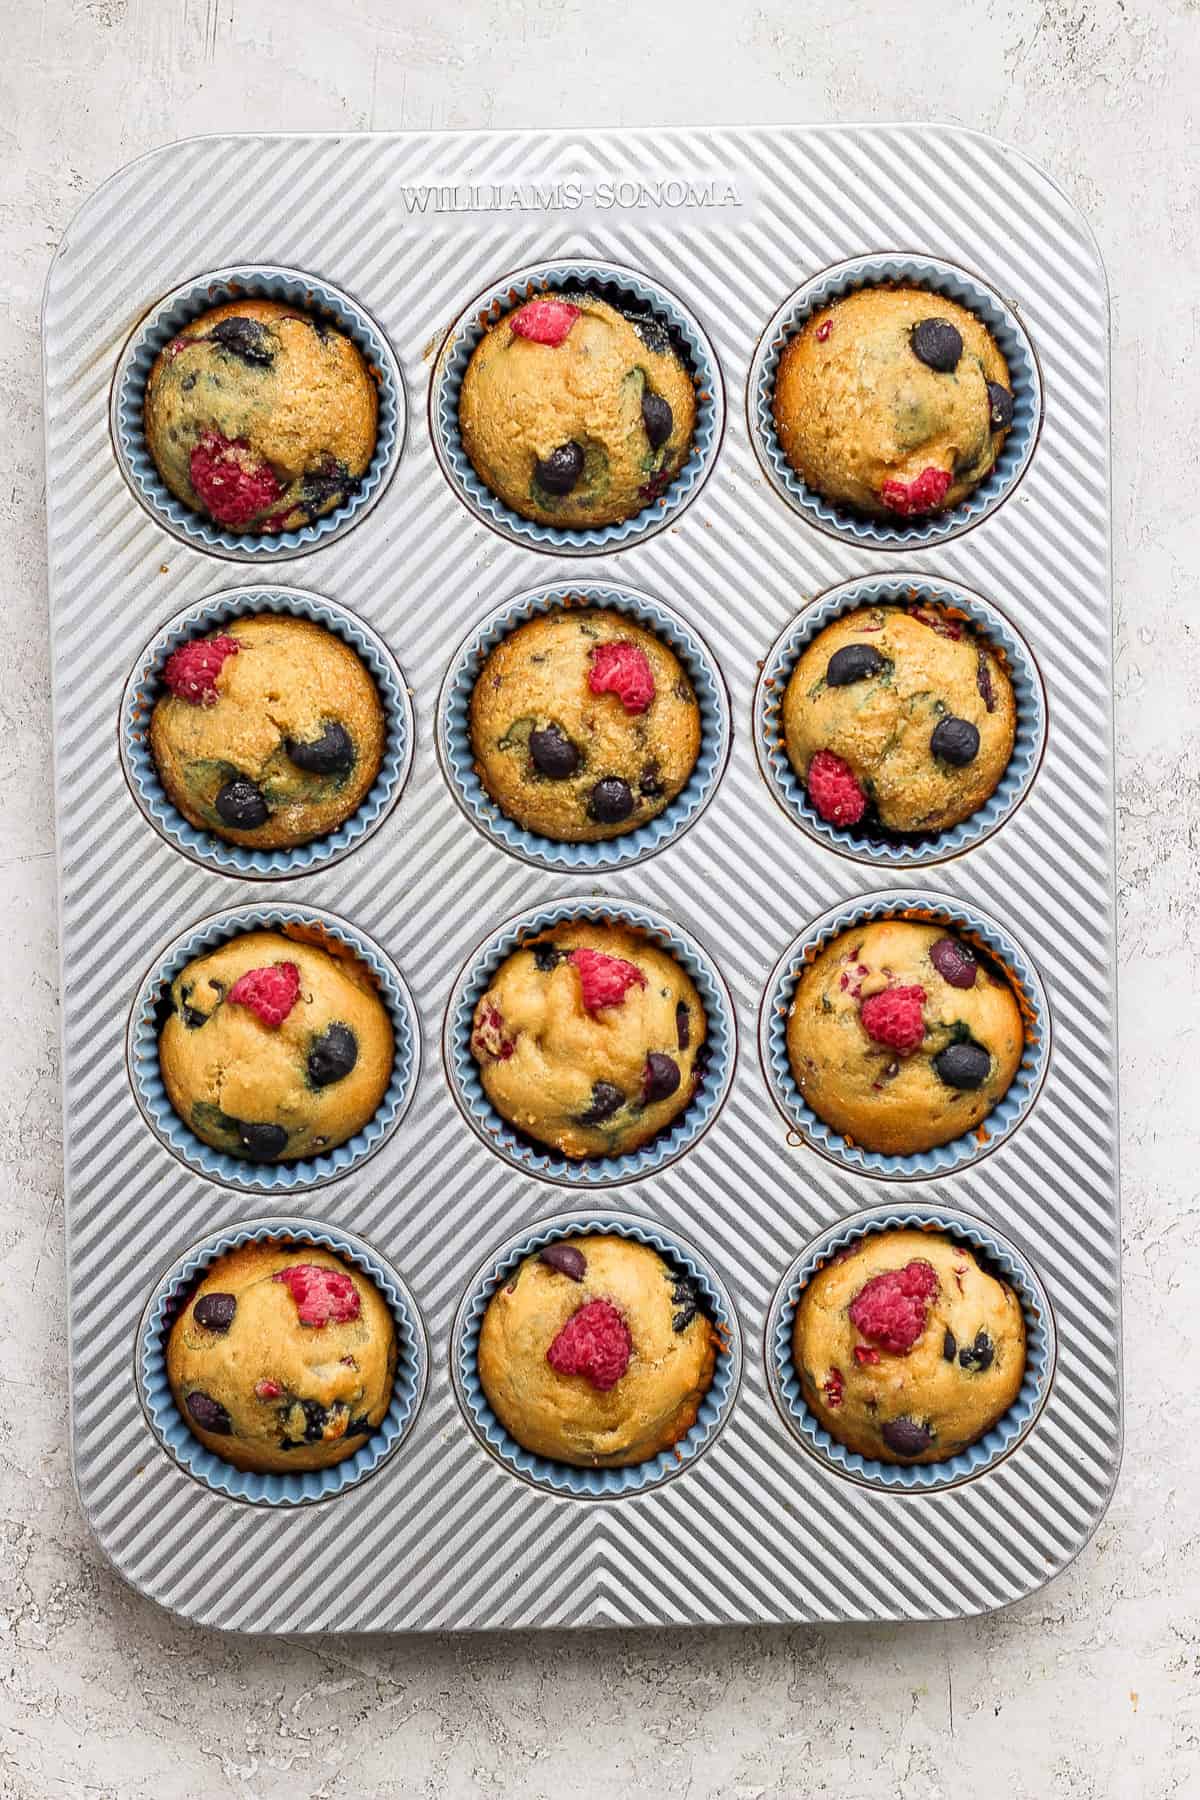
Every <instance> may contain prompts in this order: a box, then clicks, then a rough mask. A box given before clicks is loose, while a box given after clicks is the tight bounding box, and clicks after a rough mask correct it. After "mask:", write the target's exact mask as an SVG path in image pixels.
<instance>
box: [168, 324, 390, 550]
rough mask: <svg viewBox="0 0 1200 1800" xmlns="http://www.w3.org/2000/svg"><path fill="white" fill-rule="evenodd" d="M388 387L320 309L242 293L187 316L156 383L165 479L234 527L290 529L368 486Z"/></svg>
mask: <svg viewBox="0 0 1200 1800" xmlns="http://www.w3.org/2000/svg"><path fill="white" fill-rule="evenodd" d="M378 406H379V402H378V395H377V392H376V388H375V381H374V378H373V376H372V374H371V371H370V369H369V368H368V367H367V364H366V362H365V361H364V360H363V357H362V355H361V353H360V351H359V350H358V348H357V346H356V345H355V344H354V343H352V342H351V340H350V339H349V338H348V337H346V336H345V334H344V333H342V332H340V331H338V330H337V329H335V327H333V326H332V325H330V324H328V323H327V322H326V321H325V320H324V319H323V318H320V317H319V316H318V315H316V314H314V313H306V312H302V311H300V310H298V309H297V308H296V307H293V306H288V305H285V304H283V303H282V302H280V301H277V300H254V299H246V300H234V301H230V302H228V303H227V304H226V305H224V306H218V307H214V308H213V309H212V311H210V312H207V313H204V314H203V315H202V316H201V317H200V318H198V319H193V320H192V322H191V324H190V325H185V326H184V328H183V330H182V331H181V332H180V333H179V334H178V336H176V337H174V338H172V340H171V342H170V343H169V344H168V345H167V346H166V347H165V349H163V350H162V351H161V352H160V353H159V356H158V357H157V359H156V361H155V363H154V366H153V368H152V369H151V371H150V377H149V380H148V381H147V383H146V402H145V428H146V444H147V447H148V448H149V451H150V454H151V456H152V457H153V459H154V463H155V466H156V467H157V469H158V472H159V474H160V475H161V476H162V479H163V481H164V482H165V483H166V485H167V487H168V488H169V489H170V491H171V492H172V494H174V495H175V497H176V499H177V500H182V502H183V503H184V505H185V506H188V507H190V508H191V509H192V511H193V512H198V513H206V514H207V515H208V517H209V518H211V519H213V520H215V521H216V523H217V524H218V525H223V526H225V527H226V529H227V530H230V531H236V532H247V533H261V532H275V531H291V530H295V529H297V528H298V527H299V526H301V525H306V524H308V523H309V522H310V521H311V520H313V519H318V518H321V517H323V516H324V514H326V513H329V512H332V511H333V510H334V509H335V508H336V507H339V506H344V505H345V503H346V502H347V500H349V499H350V498H351V496H352V495H354V494H356V493H357V492H358V489H359V486H360V484H361V481H362V477H363V476H364V475H365V474H366V472H367V469H368V468H369V467H370V462H371V457H372V455H373V454H374V450H375V431H376V421H377V416H378Z"/></svg>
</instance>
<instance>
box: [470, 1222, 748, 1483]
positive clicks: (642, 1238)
mask: <svg viewBox="0 0 1200 1800" xmlns="http://www.w3.org/2000/svg"><path fill="white" fill-rule="evenodd" d="M599 1232H604V1233H607V1234H609V1235H611V1236H614V1237H622V1238H628V1239H631V1240H632V1241H633V1242H635V1243H638V1244H646V1245H648V1246H649V1248H650V1249H652V1250H657V1251H658V1253H659V1255H660V1256H662V1257H664V1258H665V1259H666V1261H667V1262H668V1263H670V1264H671V1265H672V1266H674V1267H676V1268H678V1269H681V1270H682V1271H683V1272H684V1273H685V1274H687V1275H690V1276H691V1277H692V1279H693V1280H694V1281H695V1282H696V1283H697V1284H698V1285H699V1287H700V1290H701V1292H702V1293H703V1295H704V1299H705V1304H706V1311H707V1312H708V1315H709V1317H710V1318H711V1319H712V1321H713V1323H714V1325H716V1326H717V1327H718V1328H719V1331H720V1333H721V1335H722V1337H723V1339H724V1340H725V1341H724V1343H723V1345H722V1346H721V1348H719V1349H718V1352H717V1361H716V1367H715V1369H714V1372H713V1379H712V1385H711V1387H710V1388H709V1390H708V1393H707V1395H706V1396H705V1398H704V1400H703V1401H702V1403H701V1406H700V1411H699V1413H698V1414H697V1416H696V1422H695V1424H694V1425H693V1426H692V1428H691V1430H690V1431H689V1432H688V1433H687V1435H686V1436H685V1437H683V1438H681V1439H680V1440H679V1442H678V1443H677V1444H673V1445H671V1446H670V1448H669V1449H666V1450H661V1451H660V1452H659V1454H658V1455H657V1456H655V1457H652V1458H650V1459H649V1460H648V1461H647V1462H643V1463H633V1464H631V1465H630V1466H629V1467H627V1468H612V1469H608V1468H605V1469H587V1468H579V1467H576V1465H575V1464H573V1463H560V1462H552V1461H550V1459H549V1458H547V1457H544V1456H535V1455H534V1454H533V1452H532V1451H531V1450H526V1449H525V1448H524V1447H523V1446H522V1445H520V1444H518V1443H517V1441H516V1439H515V1438H513V1437H511V1436H510V1435H509V1433H508V1432H507V1431H506V1430H505V1429H504V1427H503V1425H501V1423H500V1421H499V1419H497V1417H496V1415H495V1413H494V1412H493V1411H492V1409H491V1407H490V1406H489V1405H488V1401H487V1396H486V1395H485V1394H484V1391H483V1386H482V1384H481V1382H480V1379H479V1368H478V1353H479V1333H480V1331H481V1329H482V1326H483V1315H484V1313H485V1312H486V1311H487V1308H488V1302H489V1301H490V1299H491V1297H492V1295H493V1293H494V1292H495V1290H496V1289H497V1288H498V1287H499V1286H500V1285H501V1284H502V1283H503V1282H504V1281H506V1280H507V1278H508V1276H509V1275H510V1274H511V1272H512V1270H513V1269H514V1268H516V1266H517V1264H518V1263H519V1262H521V1261H522V1260H523V1259H524V1258H525V1257H527V1256H532V1255H533V1254H534V1253H535V1252H536V1251H538V1250H540V1249H541V1248H542V1247H543V1245H545V1244H550V1243H555V1242H557V1241H558V1240H559V1239H561V1238H567V1237H571V1238H574V1237H583V1236H591V1235H594V1234H596V1233H599ZM451 1346H452V1348H451V1357H450V1363H451V1373H452V1375H453V1377H454V1387H455V1392H456V1394H457V1396H458V1402H459V1405H460V1406H461V1407H462V1409H463V1412H464V1414H465V1416H466V1419H467V1423H468V1424H469V1425H470V1427H471V1429H472V1431H473V1432H474V1433H475V1435H476V1437H477V1438H478V1439H479V1441H480V1443H481V1444H482V1445H483V1447H484V1449H485V1450H489V1451H490V1452H491V1453H492V1455H493V1456H495V1457H497V1458H499V1460H500V1461H501V1462H502V1463H504V1465H505V1467H506V1468H508V1469H511V1470H512V1472H513V1474H514V1475H519V1476H521V1477H522V1478H523V1479H524V1480H525V1481H528V1482H530V1483H531V1484H532V1485H533V1486H534V1487H540V1488H545V1489H547V1490H549V1492H550V1493H553V1494H569V1495H571V1496H572V1497H573V1498H574V1499H576V1500H611V1499H617V1498H619V1497H621V1496H622V1495H625V1494H643V1493H645V1492H646V1490H647V1489H648V1488H654V1487H660V1486H661V1485H662V1483H663V1482H664V1481H670V1480H671V1479H672V1477H673V1476H675V1475H681V1474H683V1473H684V1471H685V1470H687V1469H688V1468H690V1467H691V1465H692V1464H693V1463H694V1462H695V1460H696V1458H697V1457H698V1456H700V1455H701V1454H702V1453H703V1452H704V1451H705V1450H707V1449H708V1448H709V1446H710V1445H711V1444H712V1442H713V1440H714V1439H715V1438H716V1437H717V1435H718V1433H719V1432H720V1431H721V1429H722V1427H723V1426H724V1424H725V1422H726V1420H727V1419H728V1417H729V1415H730V1412H731V1411H732V1408H733V1403H734V1400H735V1398H736V1396H737V1391H738V1387H739V1385H740V1382H741V1374H742V1335H741V1329H740V1327H739V1325H738V1319H737V1314H736V1313H735V1311H734V1309H733V1303H732V1301H731V1300H730V1298H729V1295H728V1294H727V1293H726V1291H725V1288H724V1286H723V1285H722V1283H721V1281H720V1280H719V1278H718V1277H717V1275H716V1274H715V1273H714V1272H713V1270H712V1269H710V1268H709V1266H708V1264H707V1263H705V1262H704V1261H703V1260H702V1258H701V1257H700V1256H699V1255H698V1253H697V1252H696V1251H695V1250H693V1249H692V1247H691V1245H690V1244H685V1243H684V1242H683V1240H682V1239H681V1238H677V1237H675V1236H674V1235H673V1234H672V1233H670V1232H667V1231H664V1230H663V1229H662V1227H661V1226H659V1225H653V1224H651V1223H650V1222H649V1221H648V1220H642V1219H638V1218H635V1217H634V1216H633V1215H632V1214H628V1213H612V1214H598V1213H589V1212H573V1213H561V1214H559V1215H558V1216H557V1217H556V1218H553V1219H547V1220H545V1221H543V1223H542V1224H540V1225H539V1226H537V1227H536V1229H535V1230H533V1231H532V1232H531V1231H529V1230H526V1231H524V1232H521V1233H519V1234H517V1235H516V1236H515V1237H512V1238H510V1239H509V1240H508V1242H507V1243H505V1244H503V1245H501V1247H500V1249H498V1250H497V1251H495V1252H494V1253H493V1254H492V1256H490V1257H489V1258H488V1260H487V1262H486V1263H485V1264H484V1265H483V1267H482V1268H481V1269H480V1270H479V1271H478V1273H477V1274H476V1275H475V1276H474V1278H473V1279H472V1281H471V1283H470V1286H469V1287H468V1288H467V1291H466V1294H465V1295H464V1297H463V1300H462V1303H461V1305H460V1306H459V1309H458V1313H457V1316H456V1318H455V1321H454V1329H453V1332H452V1335H451Z"/></svg>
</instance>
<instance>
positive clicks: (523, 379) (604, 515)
mask: <svg viewBox="0 0 1200 1800" xmlns="http://www.w3.org/2000/svg"><path fill="white" fill-rule="evenodd" d="M542 298H544V299H548V300H557V299H560V298H561V299H562V300H564V301H567V302H568V303H569V304H570V305H572V306H575V307H577V308H578V309H579V317H578V318H577V319H576V320H575V322H574V323H573V325H572V326H571V329H570V331H569V332H568V334H567V336H566V337H565V338H564V340H563V341H562V343H560V344H557V345H555V344H543V343H536V342H534V341H533V340H532V339H530V338H526V337H522V336H520V335H519V334H518V333H517V332H515V331H514V330H513V328H512V324H511V320H512V317H513V313H509V314H506V315H505V317H504V318H502V319H500V320H498V321H497V322H496V324H494V325H492V326H491V327H490V328H489V330H488V331H487V332H485V334H484V336H483V338H482V339H481V340H480V342H479V344H478V345H477V346H476V348H475V350H474V352H473V354H472V356H471V360H470V362H469V363H468V365H467V371H466V374H465V375H464V377H463V384H462V392H461V395H460V397H459V426H460V429H461V431H462V439H463V447H464V449H465V450H466V453H467V455H468V457H469V458H470V460H471V463H472V466H473V467H474V469H475V473H476V474H477V475H478V476H479V479H480V480H481V481H482V482H483V483H484V484H485V485H486V486H487V487H489V488H490V489H491V490H492V492H493V493H494V494H498V495H499V497H500V499H501V500H503V501H504V503H505V505H506V506H510V507H511V508H512V509H513V511H514V512H516V513H519V514H520V515H521V517H522V518H525V519H533V520H536V521H538V522H539V523H541V524H544V525H561V526H566V527H579V526H588V525H609V524H615V523H617V522H618V521H620V520H622V519H629V518H633V517H634V516H635V515H636V514H637V513H640V512H641V511H642V510H643V509H644V508H645V507H646V506H648V505H650V504H651V503H652V502H653V500H654V499H655V497H656V495H658V494H660V493H662V492H663V490H664V489H665V488H666V486H667V485H668V484H669V483H670V481H671V480H672V479H673V478H674V476H675V475H676V474H677V473H678V472H679V470H680V469H681V468H682V467H683V465H684V463H685V462H686V461H687V458H688V455H689V454H690V451H691V441H692V432H693V430H694V428H695V422H696V394H695V388H694V385H693V382H692V378H691V376H690V374H689V373H688V371H687V370H686V369H685V368H684V366H683V363H682V362H681V361H680V360H679V357H678V356H677V355H676V354H675V352H674V350H673V349H672V348H671V347H670V344H669V341H668V340H667V338H666V336H665V334H662V333H655V332H654V330H653V328H652V327H648V328H647V329H646V335H645V336H643V335H642V333H641V332H639V330H638V329H637V327H636V326H635V325H634V324H632V323H631V322H630V320H629V319H627V318H626V317H625V316H624V314H623V313H620V312H618V311H617V309H616V308H615V307H614V306H610V305H609V304H608V302H607V301H606V300H600V299H598V298H596V297H595V296H594V295H592V294H587V293H571V294H570V295H565V294H564V295H562V296H558V295H546V296H543V297H542ZM519 310H520V308H514V313H515V312H517V311H519ZM660 342H661V345H662V346H663V347H661V348H656V347H655V345H656V344H657V343H660ZM647 393H650V394H653V395H657V396H659V397H661V398H662V399H663V400H665V401H666V402H667V404H668V405H669V406H670V409H671V421H672V422H671V431H670V435H669V437H667V438H666V439H665V441H663V442H662V443H661V444H658V445H657V446H656V445H654V444H652V443H651V442H650V439H649V436H648V434H647V429H646V424H645V419H644V416H643V411H642V400H643V396H644V395H646V394H647ZM570 443H574V444H578V445H579V447H580V449H581V450H582V452H583V471H582V474H581V476H580V478H579V479H578V481H577V482H576V484H575V485H574V487H572V489H571V490H570V492H568V493H566V494H554V493H550V492H548V491H547V490H546V488H544V487H543V486H542V485H541V484H540V483H539V481H538V479H537V475H536V467H537V464H538V463H539V462H541V461H543V460H544V459H546V458H547V457H549V456H550V454H551V453H552V452H553V451H554V450H556V449H558V448H559V447H560V446H561V445H564V444H570Z"/></svg>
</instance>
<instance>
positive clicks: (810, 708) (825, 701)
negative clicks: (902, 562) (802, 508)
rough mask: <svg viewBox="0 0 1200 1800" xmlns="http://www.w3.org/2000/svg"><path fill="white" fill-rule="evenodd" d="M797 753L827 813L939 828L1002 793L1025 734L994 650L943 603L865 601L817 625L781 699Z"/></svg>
mask: <svg viewBox="0 0 1200 1800" xmlns="http://www.w3.org/2000/svg"><path fill="white" fill-rule="evenodd" d="M782 716H783V734H784V743H785V746H786V749H787V754H788V760H789V761H790V763H791V765H792V767H793V769H794V770H795V772H796V774H797V776H798V777H799V779H800V780H801V781H802V782H804V784H805V786H806V787H807V789H808V795H809V799H810V800H811V801H812V803H813V805H814V807H815V808H816V810H817V812H818V813H819V814H820V815H821V817H822V818H823V819H827V820H829V821H830V822H831V823H833V824H837V825H844V826H853V825H857V824H858V823H859V822H860V821H861V820H862V819H863V818H864V816H866V817H867V818H868V819H869V820H875V821H877V822H878V824H879V825H881V826H882V827H883V828H884V829H885V830H887V831H897V832H934V831H942V830H944V829H945V828H946V827H947V826H950V825H955V824H957V823H958V822H959V821H960V820H962V819H967V818H969V817H970V816H971V814H972V813H974V812H977V811H978V809H979V808H980V807H981V806H982V805H983V804H984V803H985V801H986V800H988V798H989V797H990V796H991V794H992V793H993V792H994V791H995V789H996V787H997V785H998V783H999V782H1000V780H1001V778H1002V777H1003V775H1004V771H1005V769H1006V768H1007V767H1008V762H1009V758H1010V757H1011V755H1012V749H1013V743H1014V740H1015V736H1016V720H1017V709H1016V701H1015V699H1014V697H1013V689H1012V683H1011V681H1010V680H1009V678H1008V673H1007V671H1006V669H1005V667H1004V665H1003V663H1002V662H1001V660H1000V658H999V657H998V656H997V655H996V653H995V651H994V650H993V649H992V648H991V647H990V646H989V645H988V644H987V643H986V642H985V641H984V640H983V639H982V638H981V637H979V636H977V635H976V634H975V633H974V632H973V631H972V630H971V628H970V627H969V625H967V624H966V623H964V622H963V621H962V620H960V619H958V618H957V617H955V616H953V615H952V614H951V613H950V612H948V611H947V610H946V609H945V608H943V607H937V606H932V605H929V606H924V605H923V606H913V607H904V606H867V607H860V608H858V609H857V610H856V611H854V612H851V613H846V614H845V615H844V616H843V617H842V618H840V619H835V620H834V621H833V623H832V624H830V625H827V626H826V627H825V629H824V630H823V631H821V632H819V633H818V634H817V636H816V637H815V638H814V639H813V641H812V643H811V644H809V645H808V647H807V648H806V649H805V651H804V653H803V655H802V656H801V657H800V658H799V660H798V661H797V663H796V666H795V668H794V669H793V670H792V673H791V676H790V678H789V680H788V684H787V688H786V690H785V692H784V696H783V714H782Z"/></svg>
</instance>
